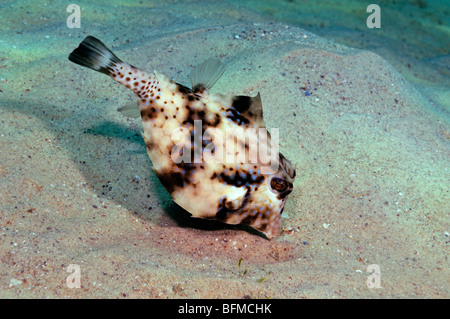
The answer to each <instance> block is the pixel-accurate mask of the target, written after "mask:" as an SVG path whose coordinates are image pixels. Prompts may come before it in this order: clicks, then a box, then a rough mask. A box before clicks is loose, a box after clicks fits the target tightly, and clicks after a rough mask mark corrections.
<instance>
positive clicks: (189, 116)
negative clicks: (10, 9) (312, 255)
mask: <svg viewBox="0 0 450 319" xmlns="http://www.w3.org/2000/svg"><path fill="white" fill-rule="evenodd" d="M69 60H70V61H72V62H74V63H77V64H80V65H82V66H85V67H88V68H91V69H94V70H96V71H99V72H102V73H104V74H107V75H108V76H110V77H111V78H113V79H114V80H115V81H117V82H119V83H121V84H123V85H124V86H126V87H127V88H129V89H131V90H132V91H133V92H134V94H135V97H136V100H137V104H138V108H137V107H136V111H137V110H138V111H139V114H140V117H141V119H142V125H143V134H142V136H143V138H144V141H145V147H146V150H147V153H148V155H149V157H150V160H151V161H152V164H153V170H154V171H155V173H156V175H157V176H158V178H159V180H160V181H161V183H162V185H163V186H164V187H165V189H166V190H167V191H168V192H169V193H170V194H171V195H172V197H173V199H174V201H175V202H176V203H177V204H178V205H180V206H181V207H182V208H184V209H185V210H186V211H188V212H189V213H190V214H191V215H192V216H193V217H198V218H207V219H215V220H220V221H222V222H225V223H228V224H247V225H249V226H251V227H253V228H254V229H256V230H258V231H260V232H262V233H263V234H264V235H265V236H266V237H267V238H269V239H271V238H273V237H274V236H276V235H277V233H278V231H279V229H280V228H281V213H282V211H283V209H284V205H285V202H286V199H287V196H288V195H289V194H290V193H291V191H292V188H293V182H294V178H295V169H294V168H293V166H292V164H291V162H290V161H289V160H287V159H286V158H285V157H284V156H283V155H282V154H281V153H279V152H278V151H277V149H276V150H275V148H274V144H273V143H272V140H271V136H270V134H268V132H267V130H266V128H265V125H264V121H263V117H262V104H261V97H260V95H259V94H258V95H257V96H255V97H247V96H232V95H221V94H211V93H210V92H209V89H210V88H211V86H212V85H213V84H214V83H215V82H216V81H217V79H218V78H219V77H220V76H221V75H222V73H223V71H224V68H223V65H222V64H221V63H220V62H219V61H217V60H208V61H206V62H205V63H203V64H201V65H200V66H199V67H197V68H196V69H194V71H193V72H192V73H191V82H192V88H188V87H186V86H183V85H181V84H178V83H176V82H174V81H173V80H171V79H169V78H168V77H166V76H165V75H163V74H160V73H158V72H156V71H154V72H153V73H149V72H146V71H143V70H141V69H139V68H136V67H134V66H132V65H130V64H128V63H125V62H123V61H121V60H120V59H119V58H117V56H116V55H114V53H112V52H111V51H110V50H109V49H108V48H107V47H106V46H105V45H104V44H103V43H102V42H101V41H100V40H98V39H96V38H94V37H92V36H88V37H87V38H86V39H85V40H84V41H83V42H81V43H80V45H79V47H78V48H77V49H75V50H74V51H73V52H72V53H71V54H70V55H69ZM122 112H123V113H124V114H128V115H130V114H132V113H134V110H133V109H132V107H131V108H129V107H127V108H124V109H122ZM230 132H231V133H230ZM261 132H263V133H264V132H265V133H266V134H260V133H261ZM254 145H258V149H257V151H261V152H262V151H264V152H265V154H270V158H271V161H270V167H268V165H267V161H262V160H261V158H260V157H258V156H254V151H255V148H253V147H252V146H254ZM266 159H267V158H266Z"/></svg>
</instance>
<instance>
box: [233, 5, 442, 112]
mask: <svg viewBox="0 0 450 319" xmlns="http://www.w3.org/2000/svg"><path fill="white" fill-rule="evenodd" d="M230 2H233V3H239V5H242V6H245V7H247V8H250V9H252V10H255V11H257V12H259V13H261V14H263V15H264V16H267V17H270V18H271V19H274V20H277V21H282V22H284V23H289V24H292V25H295V26H298V27H301V28H304V29H306V30H308V31H311V32H313V33H315V34H317V35H319V36H322V37H325V38H327V39H332V40H333V41H336V42H338V43H342V44H345V45H348V46H350V47H354V48H360V49H365V50H370V51H373V52H375V53H377V54H379V55H380V56H382V57H384V58H385V59H386V60H388V61H389V62H390V63H391V64H392V65H394V67H395V68H396V69H397V70H398V71H399V72H401V73H402V74H403V76H405V77H406V78H407V79H408V80H410V81H411V82H413V83H415V84H416V85H417V88H418V89H419V90H421V91H422V92H424V93H425V94H426V95H427V96H428V97H429V98H430V99H431V100H432V101H433V102H435V106H436V107H437V108H442V109H443V110H445V113H447V115H448V112H449V111H450V1H448V0H443V1H441V0H409V1H379V2H375V1H360V0H351V1H332V0H328V1H313V0H311V1H308V0H307V1H301V0H283V1H277V0H265V1H251V0H244V1H230ZM370 3H378V4H379V5H380V10H381V11H380V19H381V27H380V28H379V29H377V28H372V29H370V28H368V27H367V24H366V20H367V18H368V16H369V15H370V14H371V13H372V12H370V13H367V10H366V9H367V6H368V5H369V4H370Z"/></svg>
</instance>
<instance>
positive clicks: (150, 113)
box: [141, 107, 158, 121]
mask: <svg viewBox="0 0 450 319" xmlns="http://www.w3.org/2000/svg"><path fill="white" fill-rule="evenodd" d="M157 115H158V114H157V112H156V109H155V108H154V107H148V108H146V109H143V110H142V111H141V117H142V120H143V121H148V120H151V119H153V118H155V117H156V116H157Z"/></svg>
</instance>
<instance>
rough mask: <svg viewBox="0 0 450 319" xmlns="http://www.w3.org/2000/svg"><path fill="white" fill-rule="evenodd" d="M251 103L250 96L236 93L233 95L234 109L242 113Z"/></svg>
mask: <svg viewBox="0 0 450 319" xmlns="http://www.w3.org/2000/svg"><path fill="white" fill-rule="evenodd" d="M251 104H252V100H251V97H249V96H244V95H238V96H235V97H234V99H233V104H232V106H233V107H234V109H235V110H236V111H238V112H240V113H243V112H245V111H247V110H248V109H249V108H250V105H251Z"/></svg>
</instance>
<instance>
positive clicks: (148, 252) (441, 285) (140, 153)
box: [0, 1, 450, 298]
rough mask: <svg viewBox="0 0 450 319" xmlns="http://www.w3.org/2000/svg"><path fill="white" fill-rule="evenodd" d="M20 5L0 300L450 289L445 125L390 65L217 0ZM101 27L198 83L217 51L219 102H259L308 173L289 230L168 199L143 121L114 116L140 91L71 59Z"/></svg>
mask: <svg viewBox="0 0 450 319" xmlns="http://www.w3.org/2000/svg"><path fill="white" fill-rule="evenodd" d="M25 4H26V2H25V1H23V2H21V1H19V2H17V3H16V4H12V5H8V6H6V5H4V7H3V8H2V18H3V19H11V21H10V23H6V24H5V25H6V29H5V30H4V31H2V32H3V33H4V35H5V36H4V37H2V42H1V43H0V44H1V46H2V50H1V51H0V63H1V65H0V89H1V91H0V97H1V100H0V113H1V126H0V133H1V138H0V149H1V153H0V261H1V264H0V287H1V289H0V296H1V297H3V298H17V297H18V298H248V297H251V298H448V297H449V296H450V294H449V287H450V282H449V281H450V276H449V264H448V242H449V236H450V234H449V219H448V212H449V211H450V209H449V208H450V207H449V196H448V186H449V172H448V168H449V167H450V166H449V136H450V132H449V125H448V124H449V123H448V118H446V117H445V116H443V115H442V113H440V112H439V111H437V110H436V109H435V108H433V107H432V106H431V105H430V104H429V102H428V100H427V99H426V98H425V97H424V96H422V95H421V94H420V93H419V92H418V91H417V90H416V89H415V88H414V87H413V86H412V85H411V84H410V83H409V82H407V81H406V80H405V79H404V78H403V77H402V76H401V75H400V74H399V73H398V72H397V71H396V70H395V69H394V68H393V67H392V66H391V65H390V64H389V63H387V62H386V61H385V60H384V59H383V58H381V57H380V56H378V55H376V54H374V53H371V52H369V51H362V50H356V49H352V48H349V47H346V46H343V45H340V44H337V43H334V42H332V41H329V40H326V39H323V38H320V37H317V36H315V35H314V34H312V33H309V32H307V31H305V30H302V29H299V28H296V27H293V26H287V25H283V24H279V23H270V22H268V21H267V19H266V18H264V17H262V16H259V15H258V14H256V13H253V12H250V11H246V10H245V9H242V8H239V7H233V6H229V5H226V6H225V5H220V4H217V3H214V2H211V1H201V2H200V1H195V3H194V2H192V1H191V2H181V3H178V2H173V3H170V4H164V5H162V4H157V3H156V2H154V3H153V2H148V3H147V4H146V6H144V5H143V6H141V7H139V6H130V7H126V6H123V5H121V3H120V2H119V1H116V2H114V4H115V5H116V7H114V8H115V10H109V11H105V10H102V7H101V6H100V5H92V4H85V5H84V4H83V2H80V5H81V6H82V7H83V20H82V21H83V24H82V28H80V29H68V28H67V26H66V22H65V19H66V17H67V14H66V13H65V8H63V7H56V6H51V7H50V5H49V7H47V8H43V7H42V6H39V5H37V4H34V5H29V4H27V5H26V6H25ZM83 5H84V6H83ZM193 5H194V6H198V7H197V8H201V9H198V10H196V11H195V10H194V12H195V15H193V14H192V12H193V9H192V6H193ZM20 8H21V9H20ZM169 8H170V10H169ZM8 10H9V11H8ZM189 10H190V11H189ZM7 12H11V15H12V14H13V12H14V14H15V15H16V18H17V15H19V16H20V15H22V16H23V17H22V19H21V20H19V21H20V22H15V23H16V24H14V23H13V22H12V21H16V20H17V19H15V20H14V19H13V18H12V17H10V16H9V15H8V14H7ZM26 12H29V13H26ZM61 12H62V13H61ZM219 13H220V14H219ZM150 17H152V18H150ZM89 34H91V35H94V36H96V37H98V38H100V39H102V41H104V42H105V43H106V44H107V45H108V46H110V47H111V49H112V50H113V51H114V52H115V53H116V54H117V55H118V56H119V57H120V58H121V59H122V60H124V61H126V62H129V63H131V64H133V65H136V66H138V67H141V68H143V69H146V70H149V71H151V70H153V69H154V70H157V71H159V72H161V73H163V74H165V75H167V76H169V77H170V78H172V79H174V80H175V81H177V82H180V83H182V84H185V85H188V84H189V80H188V75H189V72H190V71H191V70H192V68H193V66H195V65H197V64H199V63H200V62H202V61H204V60H205V59H207V58H209V57H217V58H220V59H222V61H223V62H224V63H225V64H226V66H227V69H226V72H225V74H224V75H223V76H222V78H221V79H220V80H219V81H218V82H217V84H216V85H215V86H214V88H213V91H214V92H218V93H234V94H246V95H255V94H256V93H257V92H260V93H261V97H262V101H263V108H264V116H265V121H266V125H267V127H268V128H280V138H281V141H280V148H281V151H282V153H283V154H284V155H285V156H286V157H287V158H289V159H291V160H292V162H293V163H294V164H295V165H296V169H297V178H296V181H295V185H294V191H293V193H292V194H291V195H290V197H289V199H288V202H287V205H286V208H285V212H284V213H283V216H282V217H283V230H282V232H281V233H280V235H279V236H278V237H276V238H274V239H273V240H271V241H269V240H267V239H265V238H263V237H261V236H259V235H257V234H255V233H254V232H252V231H251V230H250V229H248V228H244V227H234V226H227V225H223V224H220V223H214V222H208V221H202V220H195V219H191V218H189V216H187V215H186V213H184V212H183V211H182V210H181V209H180V208H178V207H177V206H176V205H175V204H174V203H173V202H172V200H171V198H170V196H169V195H168V194H167V193H166V191H165V190H164V188H163V187H162V186H161V184H160V183H159V181H158V179H157V177H156V175H155V174H154V173H153V171H152V170H151V163H150V160H149V159H148V157H147V154H146V151H145V145H144V143H143V141H142V138H141V136H140V131H141V123H140V122H139V121H137V120H131V119H128V118H125V117H123V116H122V115H121V114H120V113H118V112H117V108H118V107H119V106H121V105H123V104H125V103H128V102H130V101H132V100H133V94H132V92H131V91H129V90H127V89H126V88H124V87H121V86H120V85H119V84H117V83H115V82H114V81H112V80H111V79H108V78H107V77H105V76H104V75H102V74H99V73H95V72H93V71H90V70H87V69H82V68H81V67H79V66H77V65H74V64H72V63H70V62H69V61H68V60H67V55H68V54H69V53H70V52H71V50H72V49H74V48H75V47H76V46H77V45H78V43H79V42H80V41H81V40H82V39H83V38H84V37H85V36H86V35H89ZM306 91H307V92H308V94H305V92H306ZM73 264H75V265H78V266H79V269H80V275H81V277H80V283H81V287H80V288H72V289H70V288H68V286H67V281H66V280H67V277H68V276H69V275H70V273H69V272H67V270H68V268H69V265H73ZM369 265H377V267H378V268H379V270H380V272H381V273H380V277H379V278H380V286H381V288H369V287H368V285H367V280H368V277H369V276H370V275H371V272H367V269H368V267H369Z"/></svg>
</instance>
